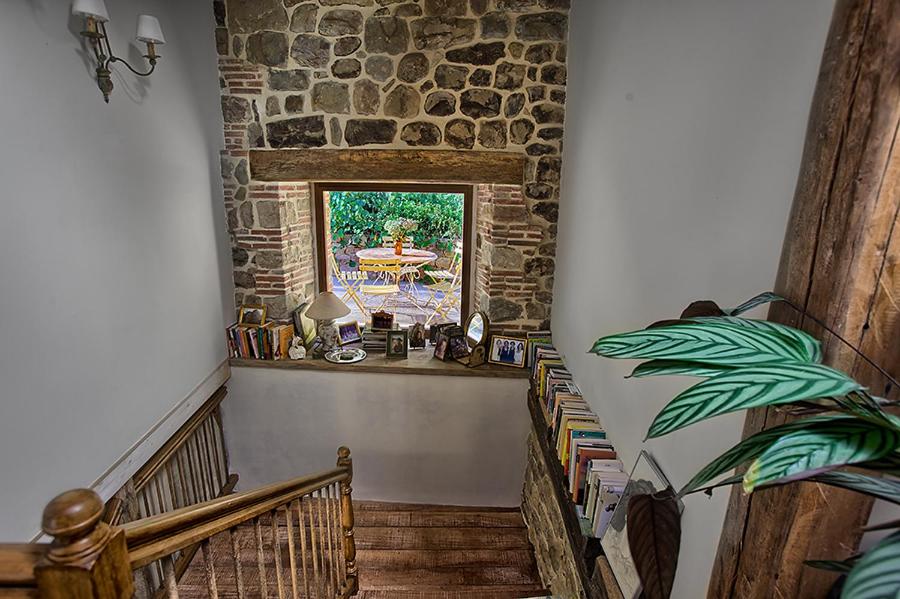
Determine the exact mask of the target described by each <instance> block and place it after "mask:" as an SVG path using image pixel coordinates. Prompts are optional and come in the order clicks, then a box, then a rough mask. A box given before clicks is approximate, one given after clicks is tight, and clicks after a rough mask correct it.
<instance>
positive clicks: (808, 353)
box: [691, 316, 822, 362]
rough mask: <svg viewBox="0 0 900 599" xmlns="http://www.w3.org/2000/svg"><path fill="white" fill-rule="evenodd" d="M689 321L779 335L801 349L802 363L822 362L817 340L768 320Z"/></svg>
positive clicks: (705, 318)
mask: <svg viewBox="0 0 900 599" xmlns="http://www.w3.org/2000/svg"><path fill="white" fill-rule="evenodd" d="M691 320H693V321H694V322H711V323H719V324H724V325H729V326H733V327H745V328H748V329H755V330H757V331H761V332H764V333H771V334H773V335H780V336H781V337H784V338H785V339H790V340H791V341H792V342H794V343H795V344H796V345H798V346H800V347H801V348H803V354H804V360H803V361H804V362H821V361H822V344H821V343H819V341H818V339H816V338H815V337H813V336H812V335H809V334H807V333H804V332H803V331H801V330H799V329H795V328H793V327H788V326H785V325H783V324H778V323H777V322H769V321H768V320H755V319H752V318H737V317H735V316H701V317H697V318H692V319H691Z"/></svg>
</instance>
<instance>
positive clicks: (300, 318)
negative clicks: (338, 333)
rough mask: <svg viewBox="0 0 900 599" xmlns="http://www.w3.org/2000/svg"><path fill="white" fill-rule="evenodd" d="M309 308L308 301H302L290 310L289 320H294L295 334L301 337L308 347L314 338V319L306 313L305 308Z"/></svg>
mask: <svg viewBox="0 0 900 599" xmlns="http://www.w3.org/2000/svg"><path fill="white" fill-rule="evenodd" d="M307 308H309V302H304V303H302V304H300V306H299V307H298V308H297V309H296V310H294V311H293V312H291V320H293V321H294V331H295V332H296V333H297V336H298V337H300V338H301V339H303V345H305V346H306V347H307V348H309V347H310V345H311V344H312V342H313V341H314V340H315V338H316V321H315V320H313V319H312V318H310V317H309V316H307V315H306V309H307Z"/></svg>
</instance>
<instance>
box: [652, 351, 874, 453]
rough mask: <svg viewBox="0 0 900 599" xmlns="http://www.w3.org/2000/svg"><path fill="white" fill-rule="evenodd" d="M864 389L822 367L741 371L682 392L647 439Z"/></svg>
mask: <svg viewBox="0 0 900 599" xmlns="http://www.w3.org/2000/svg"><path fill="white" fill-rule="evenodd" d="M860 388H861V387H860V386H859V383H857V382H856V381H854V380H853V379H851V378H849V377H847V375H845V374H844V373H842V372H840V371H837V370H834V369H833V368H829V367H827V366H823V365H821V364H800V363H784V364H764V365H760V366H752V367H748V368H738V369H735V370H732V371H729V372H724V373H722V374H719V375H717V376H714V377H712V378H710V379H707V380H705V381H703V382H701V383H698V384H696V385H694V386H693V387H691V388H689V389H686V390H685V391H683V392H681V393H680V394H679V395H677V396H676V397H675V399H673V400H672V401H671V402H669V404H668V405H667V406H666V407H665V408H663V410H662V412H660V413H659V414H658V415H657V416H656V419H655V420H654V421H653V424H651V425H650V431H649V433H648V434H647V436H648V437H659V436H662V435H665V434H667V433H670V432H672V431H674V430H678V429H680V428H683V427H685V426H688V425H689V424H693V423H695V422H699V421H700V420H704V419H706V418H711V417H713V416H718V415H719V414H725V413H728V412H734V411H736V410H744V409H747V408H757V407H760V406H767V405H778V404H785V403H791V402H798V401H805V400H808V399H816V398H821V397H831V396H835V395H846V394H847V393H850V392H851V391H855V390H857V389H860Z"/></svg>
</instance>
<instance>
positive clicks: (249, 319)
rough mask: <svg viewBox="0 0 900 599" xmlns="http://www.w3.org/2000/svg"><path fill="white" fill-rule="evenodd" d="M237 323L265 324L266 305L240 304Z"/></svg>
mask: <svg viewBox="0 0 900 599" xmlns="http://www.w3.org/2000/svg"><path fill="white" fill-rule="evenodd" d="M238 324H243V325H250V326H255V327H261V326H263V325H264V324H266V306H265V305H264V304H241V308H240V311H239V312H238Z"/></svg>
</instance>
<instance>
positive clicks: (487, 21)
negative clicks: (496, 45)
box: [479, 11, 510, 40]
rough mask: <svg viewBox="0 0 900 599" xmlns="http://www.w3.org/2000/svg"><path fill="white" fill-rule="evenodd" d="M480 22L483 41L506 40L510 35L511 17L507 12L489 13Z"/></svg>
mask: <svg viewBox="0 0 900 599" xmlns="http://www.w3.org/2000/svg"><path fill="white" fill-rule="evenodd" d="M479 21H480V22H481V37H482V39H486V40H489V39H504V38H505V37H507V36H508V35H509V28H510V22H509V16H508V15H507V14H506V13H505V12H501V11H494V12H489V13H487V14H486V15H484V16H483V17H481V19H479Z"/></svg>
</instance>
